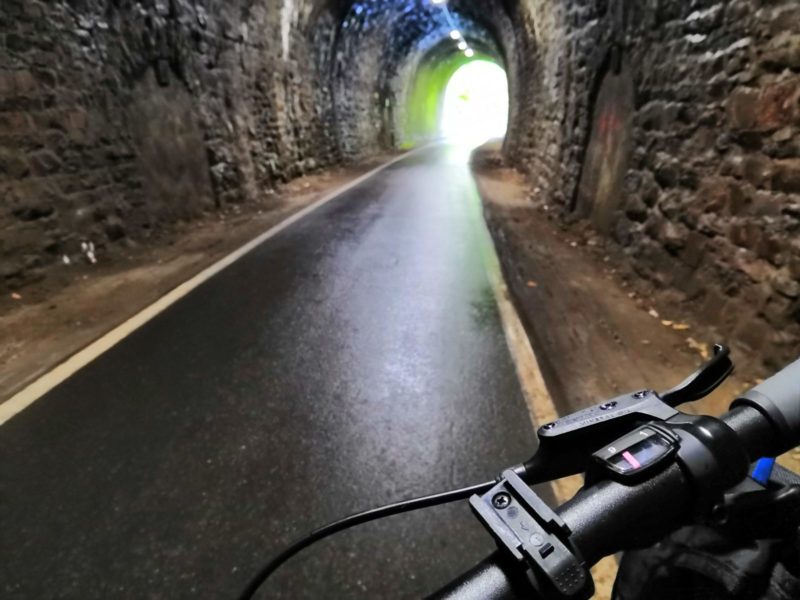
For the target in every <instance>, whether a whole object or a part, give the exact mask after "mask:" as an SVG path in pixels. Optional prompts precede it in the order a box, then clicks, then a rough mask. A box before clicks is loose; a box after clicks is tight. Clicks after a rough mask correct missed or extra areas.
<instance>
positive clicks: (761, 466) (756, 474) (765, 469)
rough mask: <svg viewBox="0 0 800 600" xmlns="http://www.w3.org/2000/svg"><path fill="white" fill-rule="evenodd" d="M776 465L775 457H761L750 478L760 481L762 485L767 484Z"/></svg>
mask: <svg viewBox="0 0 800 600" xmlns="http://www.w3.org/2000/svg"><path fill="white" fill-rule="evenodd" d="M774 466H775V459H774V458H760V459H759V460H758V462H756V466H755V467H754V468H753V472H752V473H751V474H750V479H752V480H753V481H755V482H757V483H760V484H761V485H767V483H769V476H770V475H772V468H773V467H774Z"/></svg>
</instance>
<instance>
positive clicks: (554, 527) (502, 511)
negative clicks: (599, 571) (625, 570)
mask: <svg viewBox="0 0 800 600" xmlns="http://www.w3.org/2000/svg"><path fill="white" fill-rule="evenodd" d="M470 506H471V507H472V510H473V512H474V513H475V515H476V516H477V517H478V519H479V520H480V521H481V522H482V523H483V525H484V527H486V528H487V529H488V530H489V532H490V533H491V534H492V536H493V537H494V538H495V540H496V541H497V543H498V546H499V547H500V548H501V549H505V550H506V551H507V552H508V553H509V554H510V555H511V556H512V557H513V558H514V559H515V560H516V561H517V562H518V563H520V565H524V566H525V567H527V568H529V569H531V570H532V571H533V573H534V574H535V575H536V577H535V582H536V584H537V585H541V586H545V587H546V588H547V589H542V590H541V592H542V593H544V594H547V596H546V597H548V598H550V597H553V598H559V599H564V600H585V599H588V598H591V597H592V594H594V582H593V581H592V576H591V573H590V572H589V569H588V567H587V566H586V564H585V563H584V562H583V560H582V559H581V558H580V556H579V555H578V553H577V552H576V550H575V549H574V548H573V547H572V545H571V543H570V539H569V538H570V535H571V531H570V529H569V527H568V526H567V525H566V523H564V521H563V520H561V518H560V517H559V516H558V515H557V514H556V513H555V512H554V511H553V510H552V509H551V508H550V507H549V506H547V504H545V503H544V501H543V500H542V499H541V498H539V496H538V495H537V494H536V493H535V492H534V491H533V490H532V489H531V488H530V487H528V486H527V485H526V484H525V482H524V481H522V479H520V478H519V476H517V475H516V474H515V473H514V472H513V471H510V470H509V471H504V472H503V475H502V479H501V480H500V481H499V483H497V485H495V486H494V487H493V488H492V489H490V490H489V491H488V492H486V493H485V494H484V495H483V496H477V495H476V496H473V497H472V498H471V499H470Z"/></svg>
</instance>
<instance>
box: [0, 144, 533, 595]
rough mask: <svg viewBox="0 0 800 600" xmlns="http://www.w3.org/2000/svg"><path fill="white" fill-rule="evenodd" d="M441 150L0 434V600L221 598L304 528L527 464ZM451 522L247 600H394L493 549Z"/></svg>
mask: <svg viewBox="0 0 800 600" xmlns="http://www.w3.org/2000/svg"><path fill="white" fill-rule="evenodd" d="M480 215H481V211H480V206H479V199H478V197H477V194H476V191H475V187H474V183H473V182H472V180H471V177H470V175H469V172H468V170H467V167H466V165H465V164H463V162H462V161H459V160H455V159H454V155H453V153H452V151H451V149H448V148H447V147H436V148H431V149H427V150H424V151H421V152H418V153H416V154H413V155H411V156H410V157H409V158H407V159H405V160H403V161H401V162H399V163H397V164H395V165H394V166H392V167H391V168H389V169H387V170H385V171H383V172H382V173H381V174H379V175H377V176H375V177H373V178H372V179H370V180H368V181H367V182H366V183H364V184H362V185H360V186H359V187H357V188H355V189H353V190H351V191H349V192H347V193H346V194H345V195H343V196H341V197H339V198H337V199H336V200H334V201H332V202H330V203H328V204H326V205H324V206H323V207H322V208H320V209H318V210H317V211H315V212H314V213H312V214H311V215H310V216H308V217H306V218H304V219H303V220H301V221H299V222H298V223H296V224H295V225H294V226H292V227H290V228H289V229H286V230H284V231H283V232H281V233H280V234H278V235H277V236H276V237H273V238H271V239H270V240H268V241H267V242H266V243H264V244H263V245H261V246H259V247H258V248H257V249H256V250H254V251H253V252H251V253H250V254H248V255H247V256H246V257H244V258H243V259H241V260H239V261H238V262H236V263H234V264H233V265H232V266H231V267H229V268H228V269H226V270H225V271H223V272H222V273H221V274H220V275H218V276H217V277H215V278H213V279H211V280H210V281H208V282H207V283H205V284H203V285H202V286H201V287H199V288H197V289H196V290H195V291H194V292H192V293H191V294H190V295H189V296H187V297H185V298H184V299H182V300H181V301H179V302H178V303H176V304H175V305H173V306H172V307H171V308H170V309H168V310H167V311H166V312H164V313H162V314H161V315H160V316H158V317H157V318H156V319H154V320H153V321H151V322H149V323H148V324H147V325H146V326H144V327H142V328H141V329H139V330H138V331H136V332H135V333H134V334H133V335H131V336H130V337H128V338H127V339H126V340H124V341H123V342H122V343H121V344H119V345H118V346H116V347H115V348H113V349H112V350H111V351H109V352H108V353H106V354H104V355H103V356H101V357H100V358H99V359H98V360H96V361H95V362H93V363H92V364H90V365H89V366H88V367H86V368H85V369H83V370H82V371H80V372H78V373H77V374H76V375H74V376H73V377H72V378H71V379H69V380H67V381H66V382H65V383H63V384H62V385H60V386H59V387H57V388H55V389H54V390H53V391H52V392H50V393H49V394H48V395H47V396H45V397H44V398H42V399H41V400H39V401H38V402H37V403H36V404H34V405H33V406H31V407H30V408H29V409H27V410H26V411H24V412H23V413H22V414H20V415H18V416H17V417H15V418H14V419H12V420H11V421H9V422H8V423H7V424H6V425H5V426H3V427H2V428H0V464H1V465H2V467H0V475H1V476H0V485H2V490H0V491H1V492H2V493H1V496H0V510H1V511H2V515H3V525H2V529H3V535H2V542H0V544H1V545H0V548H1V551H2V555H3V561H2V567H0V569H2V571H3V573H2V586H3V587H2V588H1V589H2V591H3V595H4V597H24V598H50V597H70V598H106V597H115V598H127V597H129V598H143V597H155V598H182V597H198V598H226V597H228V598H229V597H233V596H235V594H236V593H237V592H238V591H239V589H240V588H241V587H242V586H243V584H244V583H245V582H246V580H247V579H248V577H249V575H250V574H252V572H253V571H254V570H255V569H256V568H257V566H258V565H259V564H260V562H261V560H262V559H265V558H267V557H268V556H269V555H271V554H272V553H274V552H275V551H277V550H278V549H280V548H281V547H282V546H283V545H285V544H286V543H287V542H289V541H290V540H292V539H293V538H295V537H296V536H298V535H299V534H301V533H302V532H305V531H306V530H308V529H309V528H311V527H313V526H316V525H318V524H322V523H324V522H327V521H329V520H332V519H335V518H338V517H340V516H342V515H344V514H347V513H350V512H352V511H355V510H360V509H363V508H369V507H372V506H375V505H378V504H381V503H384V502H388V501H392V500H396V499H399V498H404V497H409V496H412V495H419V494H423V493H427V492H433V491H440V490H444V489H448V488H451V487H454V486H460V485H464V484H470V483H475V482H477V481H483V480H485V479H487V478H490V477H492V476H493V475H495V474H496V473H497V472H499V470H500V469H501V468H502V467H503V466H505V465H508V464H511V463H515V462H519V461H520V460H522V459H525V458H527V457H528V456H529V455H530V453H531V452H532V450H533V443H534V442H533V440H534V435H533V429H532V426H531V424H530V421H529V418H528V415H527V411H526V408H525V404H524V401H523V398H522V394H521V392H520V389H519V384H518V382H517V379H516V376H515V373H514V368H513V365H512V362H511V359H510V356H509V353H508V349H507V347H506V343H505V340H504V338H503V333H502V328H501V324H500V321H499V317H498V312H497V308H496V306H495V304H494V300H493V296H492V293H491V289H490V285H489V281H488V278H487V274H486V270H485V268H484V260H483V257H482V256H481V252H485V251H486V247H485V240H483V241H482V239H481V236H485V230H484V229H483V223H482V220H481V216H480ZM492 546H493V544H492V542H491V540H490V539H489V538H488V536H487V535H486V534H485V533H484V532H483V531H482V530H481V529H480V527H479V526H478V525H477V524H476V523H475V522H474V519H473V518H472V517H471V515H470V513H469V509H468V507H467V505H466V504H459V505H456V506H452V507H445V508H438V509H432V510H428V511H426V512H421V513H418V514H412V515H407V516H400V517H394V518H392V519H389V520H386V521H384V522H381V523H376V524H373V525H367V526H364V527H362V528H360V529H358V530H355V531H353V532H349V533H346V534H344V535H341V536H339V537H337V538H334V539H332V540H329V541H327V542H324V543H323V544H320V545H319V546H318V547H316V548H314V549H313V550H311V551H309V552H307V553H306V554H304V555H302V556H300V557H298V558H297V559H296V560H294V561H293V562H291V563H290V564H289V565H288V566H287V567H286V568H285V570H283V571H280V572H279V574H278V575H277V576H276V577H275V579H274V581H272V582H271V583H270V585H269V586H268V588H266V590H265V591H266V592H267V594H266V595H267V596H268V597H283V598H302V597H314V598H320V597H348V598H350V597H364V598H367V597H384V598H407V597H415V596H419V595H422V594H425V593H428V592H431V591H433V590H434V589H436V588H437V587H438V586H439V585H441V584H442V583H444V582H446V581H447V580H448V579H449V578H451V577H453V576H455V575H456V574H458V573H459V571H461V570H463V569H464V568H466V567H468V566H470V565H472V564H473V563H474V562H476V561H477V560H479V559H480V558H482V557H483V556H484V555H485V554H486V553H488V552H489V551H490V550H491V549H492Z"/></svg>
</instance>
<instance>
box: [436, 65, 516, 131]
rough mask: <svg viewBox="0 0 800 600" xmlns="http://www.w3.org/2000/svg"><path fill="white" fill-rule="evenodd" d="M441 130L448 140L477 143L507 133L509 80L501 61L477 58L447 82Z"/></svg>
mask: <svg viewBox="0 0 800 600" xmlns="http://www.w3.org/2000/svg"><path fill="white" fill-rule="evenodd" d="M441 114H442V118H441V123H440V132H441V134H442V136H444V137H445V138H447V140H448V141H450V142H452V143H455V144H458V145H462V146H469V147H475V146H478V145H480V144H482V143H483V142H485V141H486V140H488V139H492V138H500V137H503V136H505V134H506V128H507V127H508V80H507V78H506V72H505V71H504V70H503V69H502V67H500V66H499V65H497V64H495V63H493V62H489V61H486V60H475V61H472V62H469V63H467V64H465V65H464V66H463V67H461V68H459V69H458V70H457V71H456V72H455V73H454V74H453V76H452V77H451V78H450V81H449V82H448V84H447V89H446V91H445V96H444V104H443V106H442V113H441Z"/></svg>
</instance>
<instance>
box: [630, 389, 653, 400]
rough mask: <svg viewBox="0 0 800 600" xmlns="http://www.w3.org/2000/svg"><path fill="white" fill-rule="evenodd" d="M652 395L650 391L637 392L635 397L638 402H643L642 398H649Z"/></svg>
mask: <svg viewBox="0 0 800 600" xmlns="http://www.w3.org/2000/svg"><path fill="white" fill-rule="evenodd" d="M649 395H650V390H642V391H641V392H636V393H635V394H634V395H633V397H634V398H636V399H637V400H641V399H642V398H647V396H649Z"/></svg>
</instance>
